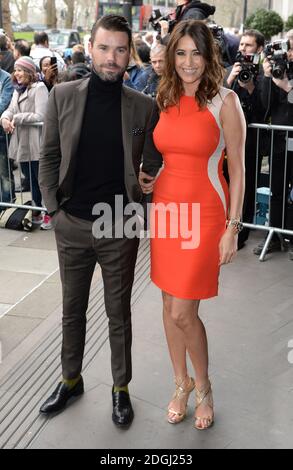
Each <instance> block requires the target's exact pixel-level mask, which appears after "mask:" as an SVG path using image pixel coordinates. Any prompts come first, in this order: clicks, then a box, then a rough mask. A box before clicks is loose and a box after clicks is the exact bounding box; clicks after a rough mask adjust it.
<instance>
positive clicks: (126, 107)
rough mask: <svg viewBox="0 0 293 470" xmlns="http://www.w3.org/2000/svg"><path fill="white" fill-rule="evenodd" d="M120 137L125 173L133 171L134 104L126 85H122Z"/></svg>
mask: <svg viewBox="0 0 293 470" xmlns="http://www.w3.org/2000/svg"><path fill="white" fill-rule="evenodd" d="M121 104H122V106H121V107H122V139H123V148H124V166H125V175H128V174H129V172H131V173H133V163H132V128H133V114H134V106H133V100H132V97H131V96H130V94H129V93H128V91H127V87H125V86H123V87H122V103H121Z"/></svg>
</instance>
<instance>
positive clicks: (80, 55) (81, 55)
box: [71, 51, 85, 64]
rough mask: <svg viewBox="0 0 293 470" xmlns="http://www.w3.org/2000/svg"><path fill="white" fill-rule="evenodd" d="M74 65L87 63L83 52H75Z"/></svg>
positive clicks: (73, 55)
mask: <svg viewBox="0 0 293 470" xmlns="http://www.w3.org/2000/svg"><path fill="white" fill-rule="evenodd" d="M71 60H72V63H73V64H80V63H85V55H84V53H83V52H78V51H76V52H74V53H73V54H72V57H71Z"/></svg>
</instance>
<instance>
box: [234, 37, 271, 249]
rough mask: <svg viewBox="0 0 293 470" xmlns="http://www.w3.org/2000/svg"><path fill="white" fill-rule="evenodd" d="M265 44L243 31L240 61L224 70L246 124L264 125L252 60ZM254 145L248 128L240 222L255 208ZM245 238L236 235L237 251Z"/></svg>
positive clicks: (243, 233)
mask: <svg viewBox="0 0 293 470" xmlns="http://www.w3.org/2000/svg"><path fill="white" fill-rule="evenodd" d="M264 42H265V39H264V36H263V35H262V34H261V33H260V32H259V31H257V30H248V31H246V32H245V33H244V34H243V35H242V37H241V39H240V44H239V48H238V54H239V56H238V57H239V58H240V61H239V60H237V59H236V60H237V61H236V62H235V64H234V65H233V66H232V67H230V68H228V69H227V75H226V79H225V86H227V88H232V89H233V90H234V91H235V93H237V95H238V97H239V100H240V103H241V106H242V109H243V111H244V115H245V119H246V123H247V124H250V123H252V122H263V118H264V114H265V110H264V109H263V106H262V103H261V97H260V93H261V92H260V88H261V80H262V76H263V70H262V67H261V66H259V65H255V64H254V62H256V60H255V59H256V58H257V59H259V57H258V54H260V52H261V51H262V50H263V47H264ZM246 61H247V62H246ZM239 76H240V77H241V78H242V80H244V82H243V81H241V80H240V79H239ZM256 142H257V134H256V130H255V129H250V128H248V129H247V134H246V142H245V170H246V171H245V195H244V203H243V212H242V218H243V221H244V222H247V223H252V221H253V215H254V206H255V171H256V152H255V149H256ZM248 236H249V229H248V228H246V227H245V228H244V229H243V230H242V231H241V233H240V234H239V236H238V249H240V248H242V247H243V246H244V245H245V242H246V241H247V239H248Z"/></svg>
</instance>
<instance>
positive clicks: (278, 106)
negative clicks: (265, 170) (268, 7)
mask: <svg viewBox="0 0 293 470" xmlns="http://www.w3.org/2000/svg"><path fill="white" fill-rule="evenodd" d="M264 53H265V56H266V58H265V59H264V62H263V70H264V77H263V80H262V84H261V100H262V103H263V106H264V108H265V109H266V110H267V111H266V117H267V119H268V122H270V123H271V124H272V125H280V126H292V123H293V99H292V95H293V36H290V37H289V39H288V40H286V41H275V42H273V43H272V44H268V45H266V47H265V51H264ZM290 134H291V133H289V137H291V138H292V135H290ZM285 153H286V132H285V131H275V132H274V145H273V155H272V161H270V167H271V174H272V182H271V194H272V196H271V211H270V226H272V227H282V216H283V205H284V189H285V194H286V197H287V193H288V192H289V181H291V187H292V174H293V168H292V167H293V163H292V162H293V152H288V160H287V165H288V166H287V169H286V174H287V180H286V183H285V184H286V187H285V188H284V172H285ZM286 216H287V219H286ZM285 227H287V228H289V229H292V228H293V227H292V221H291V223H290V222H289V220H288V207H287V208H285ZM264 243H265V239H264V240H263V241H262V242H261V243H260V244H259V245H258V246H257V247H255V249H254V250H253V252H254V254H256V255H259V254H260V253H261V251H262V248H263V246H264ZM284 245H285V244H284V241H283V238H282V237H279V236H277V235H275V236H274V237H273V238H272V240H271V242H270V245H269V249H268V252H272V251H280V250H281V249H282V248H283V249H284V247H285V246H284ZM290 259H293V248H292V241H291V244H290Z"/></svg>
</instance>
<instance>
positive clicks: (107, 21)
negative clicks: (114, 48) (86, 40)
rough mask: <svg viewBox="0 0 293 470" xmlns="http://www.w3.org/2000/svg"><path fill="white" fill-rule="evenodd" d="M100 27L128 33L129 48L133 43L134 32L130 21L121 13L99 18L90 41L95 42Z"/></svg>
mask: <svg viewBox="0 0 293 470" xmlns="http://www.w3.org/2000/svg"><path fill="white" fill-rule="evenodd" d="M99 28H104V29H107V30H108V31H120V32H122V33H126V34H127V36H128V40H129V41H128V43H129V49H130V47H131V45H132V32H131V28H130V26H129V23H128V21H127V20H126V18H124V16H121V15H112V14H111V15H105V16H102V17H101V18H100V19H98V20H97V21H96V22H95V24H94V25H93V27H92V30H91V37H90V42H91V43H92V44H93V42H94V40H95V37H96V32H97V30H98V29H99Z"/></svg>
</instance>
